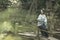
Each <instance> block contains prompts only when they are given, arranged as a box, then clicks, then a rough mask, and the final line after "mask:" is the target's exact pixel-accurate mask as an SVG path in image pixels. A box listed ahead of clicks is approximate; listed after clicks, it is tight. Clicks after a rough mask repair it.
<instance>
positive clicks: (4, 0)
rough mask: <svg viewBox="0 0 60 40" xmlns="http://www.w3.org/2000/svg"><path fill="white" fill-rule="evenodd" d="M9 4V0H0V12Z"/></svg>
mask: <svg viewBox="0 0 60 40" xmlns="http://www.w3.org/2000/svg"><path fill="white" fill-rule="evenodd" d="M10 3H11V2H10V1H9V0H0V11H1V10H4V9H6V8H7V7H8V5H10Z"/></svg>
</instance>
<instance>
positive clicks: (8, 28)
mask: <svg viewBox="0 0 60 40" xmlns="http://www.w3.org/2000/svg"><path fill="white" fill-rule="evenodd" d="M1 27H2V32H4V31H11V29H12V25H11V23H10V22H7V21H4V22H3V23H2V26H1Z"/></svg>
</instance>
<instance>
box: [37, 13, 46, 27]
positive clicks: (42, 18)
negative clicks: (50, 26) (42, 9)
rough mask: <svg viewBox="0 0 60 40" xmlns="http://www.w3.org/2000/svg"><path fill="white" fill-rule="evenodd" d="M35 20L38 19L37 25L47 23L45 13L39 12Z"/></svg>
mask: <svg viewBox="0 0 60 40" xmlns="http://www.w3.org/2000/svg"><path fill="white" fill-rule="evenodd" d="M37 21H38V25H37V26H41V25H42V24H43V23H45V25H47V17H46V15H44V14H43V15H42V14H40V15H39V16H38V18H37Z"/></svg>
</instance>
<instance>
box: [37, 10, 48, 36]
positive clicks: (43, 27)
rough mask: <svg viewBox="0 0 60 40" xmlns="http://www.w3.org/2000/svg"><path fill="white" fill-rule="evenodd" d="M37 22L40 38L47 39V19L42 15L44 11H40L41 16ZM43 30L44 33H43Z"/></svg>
mask: <svg viewBox="0 0 60 40" xmlns="http://www.w3.org/2000/svg"><path fill="white" fill-rule="evenodd" d="M37 21H38V25H37V26H38V28H39V29H41V34H42V36H45V37H48V33H47V32H45V31H47V17H46V15H45V14H44V10H41V14H40V15H39V16H38V18H37ZM43 30H45V31H43Z"/></svg>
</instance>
